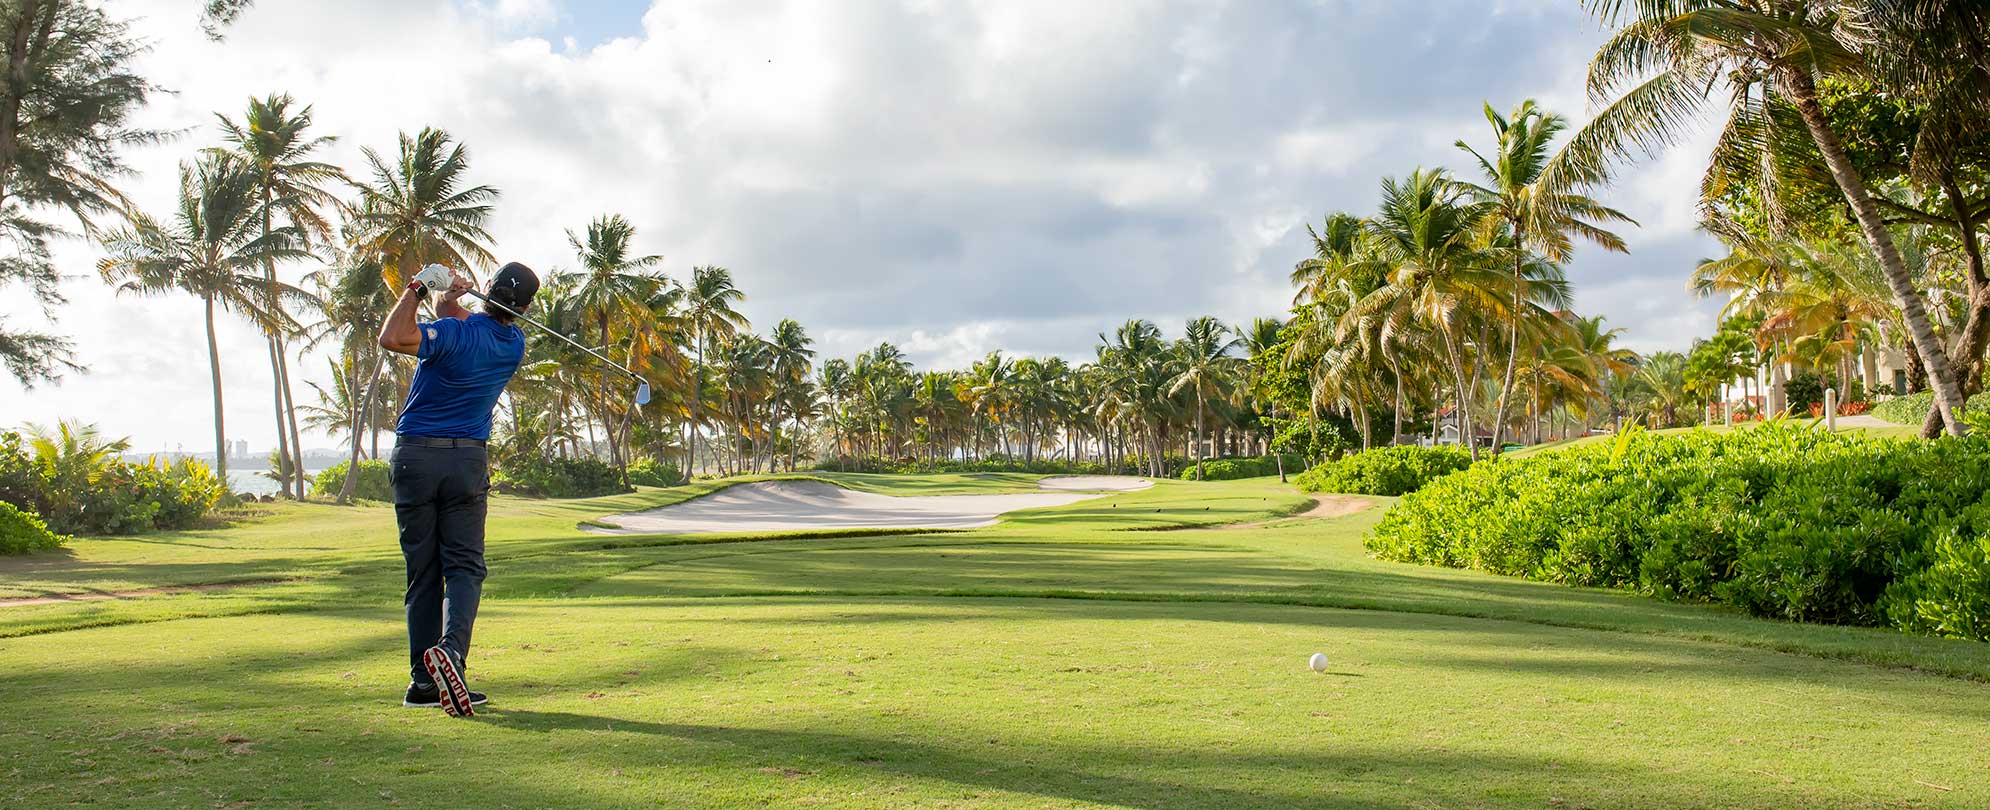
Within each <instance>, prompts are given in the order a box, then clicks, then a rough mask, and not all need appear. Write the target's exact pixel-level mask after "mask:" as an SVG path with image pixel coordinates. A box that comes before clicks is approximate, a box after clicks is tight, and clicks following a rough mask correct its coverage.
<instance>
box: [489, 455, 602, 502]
mask: <svg viewBox="0 0 1990 810" xmlns="http://www.w3.org/2000/svg"><path fill="white" fill-rule="evenodd" d="M491 486H492V487H493V488H495V489H497V490H498V491H499V492H503V493H507V494H512V495H528V496H532V497H536V498H592V497H594V496H596V495H612V494H615V493H618V492H627V491H628V490H627V489H624V488H623V487H622V473H621V472H620V471H618V470H616V469H615V467H614V465H611V464H609V463H608V462H605V461H602V460H601V459H598V458H586V457H583V458H551V459H543V458H535V457H531V456H520V457H514V458H511V459H507V460H506V461H505V463H504V464H503V465H501V466H499V467H498V470H497V473H496V474H495V475H493V476H491Z"/></svg>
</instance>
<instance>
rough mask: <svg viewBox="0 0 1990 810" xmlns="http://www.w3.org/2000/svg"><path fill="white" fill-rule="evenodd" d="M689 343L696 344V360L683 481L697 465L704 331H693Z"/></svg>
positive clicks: (702, 382) (692, 373)
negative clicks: (687, 455) (687, 456)
mask: <svg viewBox="0 0 1990 810" xmlns="http://www.w3.org/2000/svg"><path fill="white" fill-rule="evenodd" d="M691 342H693V344H697V350H698V360H697V362H695V364H693V366H691V420H689V422H691V424H689V426H687V430H685V436H687V440H685V448H687V454H689V458H685V480H691V476H693V472H691V470H693V468H695V466H697V464H698V412H700V410H702V406H704V330H695V332H693V334H691Z"/></svg>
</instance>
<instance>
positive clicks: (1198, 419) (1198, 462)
mask: <svg viewBox="0 0 1990 810" xmlns="http://www.w3.org/2000/svg"><path fill="white" fill-rule="evenodd" d="M1197 382H1200V380H1198V381H1197ZM1208 438H1209V437H1208V435H1207V434H1205V433H1203V426H1202V387H1201V386H1196V389H1195V480H1197V481H1201V480H1204V479H1203V477H1202V445H1203V443H1204V442H1205V441H1207V440H1208Z"/></svg>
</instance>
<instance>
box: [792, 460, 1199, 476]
mask: <svg viewBox="0 0 1990 810" xmlns="http://www.w3.org/2000/svg"><path fill="white" fill-rule="evenodd" d="M1194 465H1195V459H1192V458H1184V457H1182V456H1178V455H1169V456H1166V457H1164V458H1163V459H1162V469H1164V470H1166V474H1167V475H1168V476H1169V477H1173V476H1175V475H1179V474H1180V472H1181V470H1182V469H1183V468H1184V467H1185V466H1186V467H1193V466H1194ZM815 469H816V470H817V471H820V472H861V473H890V474H898V475H918V474H921V473H991V472H1008V473H1033V474H1037V475H1146V474H1147V462H1146V461H1145V459H1143V458H1142V457H1140V456H1133V457H1131V458H1128V459H1126V460H1124V461H1123V462H1122V463H1119V464H1105V463H1102V462H1097V461H1084V462H1076V463H1074V462H1070V461H1064V460H1061V459H1055V460H1053V459H1036V460H1034V461H1024V460H1022V459H1015V458H1009V457H1007V456H1002V455H994V456H989V457H987V458H979V459H957V458H942V459H932V460H928V459H923V458H922V459H887V458H878V457H877V456H869V457H865V458H855V457H849V456H845V457H841V458H834V459H827V460H824V461H819V462H816V465H815Z"/></svg>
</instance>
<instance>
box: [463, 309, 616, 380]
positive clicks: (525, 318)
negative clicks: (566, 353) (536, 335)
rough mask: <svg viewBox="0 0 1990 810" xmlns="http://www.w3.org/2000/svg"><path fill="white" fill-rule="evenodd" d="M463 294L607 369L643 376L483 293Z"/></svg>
mask: <svg viewBox="0 0 1990 810" xmlns="http://www.w3.org/2000/svg"><path fill="white" fill-rule="evenodd" d="M463 292H465V293H468V294H470V295H473V296H476V298H477V300H479V301H482V302H484V303H486V304H490V305H491V306H494V307H497V308H498V309H502V310H504V311H506V312H509V313H511V316H512V317H514V318H517V319H519V320H521V321H524V322H526V323H529V324H532V325H533V326H537V327H539V331H541V332H545V333H546V334H549V335H552V336H553V337H556V338H559V339H561V340H564V341H566V342H567V345H569V346H572V347H574V348H576V349H579V350H581V351H584V352H587V353H588V354H590V355H593V356H594V359H596V360H600V361H601V362H603V363H606V364H608V365H609V367H611V368H614V369H615V370H616V371H620V372H622V373H623V374H627V375H629V376H631V377H634V378H636V379H637V380H641V379H642V378H643V375H641V374H637V373H635V372H633V371H630V370H629V369H628V368H626V367H624V366H623V365H622V364H621V363H617V362H615V361H613V360H610V359H608V358H606V357H602V356H601V353H600V352H597V351H595V350H593V349H590V348H588V347H586V346H582V345H580V342H579V341H576V340H574V339H573V338H570V337H567V336H566V335H563V334H560V332H559V330H557V329H554V328H552V327H550V326H547V325H545V324H543V323H540V322H538V321H535V320H532V317H531V316H529V315H526V314H525V313H523V312H519V311H518V310H515V309H512V308H511V307H508V306H505V305H503V304H500V303H498V302H496V301H492V300H491V299H490V298H488V297H486V296H485V295H484V294H483V293H480V292H477V291H476V290H464V291H463Z"/></svg>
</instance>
